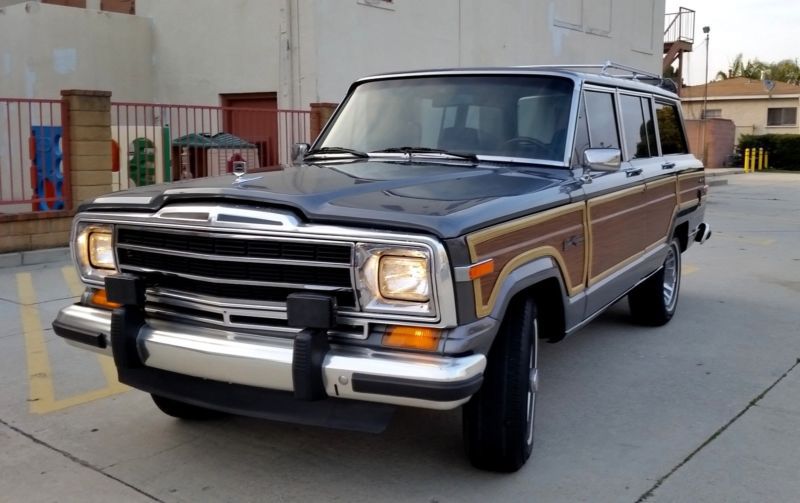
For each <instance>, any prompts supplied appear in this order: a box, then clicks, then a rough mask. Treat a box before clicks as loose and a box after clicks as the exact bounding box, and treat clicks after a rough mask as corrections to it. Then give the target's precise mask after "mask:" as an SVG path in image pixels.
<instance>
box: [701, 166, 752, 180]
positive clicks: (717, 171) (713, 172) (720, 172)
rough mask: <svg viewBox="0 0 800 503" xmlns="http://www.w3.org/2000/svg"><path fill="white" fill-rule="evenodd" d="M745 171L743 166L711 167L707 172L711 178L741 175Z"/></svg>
mask: <svg viewBox="0 0 800 503" xmlns="http://www.w3.org/2000/svg"><path fill="white" fill-rule="evenodd" d="M743 173H744V169H743V168H709V169H707V170H706V171H705V174H706V176H707V177H709V178H718V177H722V176H729V175H741V174H743Z"/></svg>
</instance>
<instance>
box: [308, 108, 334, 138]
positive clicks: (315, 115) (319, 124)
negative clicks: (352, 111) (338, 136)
mask: <svg viewBox="0 0 800 503" xmlns="http://www.w3.org/2000/svg"><path fill="white" fill-rule="evenodd" d="M337 106H339V105H338V104H336V103H311V143H314V140H316V139H317V136H319V133H320V132H321V131H322V128H324V127H325V124H327V123H328V119H330V118H331V115H333V112H334V111H335V110H336V107H337Z"/></svg>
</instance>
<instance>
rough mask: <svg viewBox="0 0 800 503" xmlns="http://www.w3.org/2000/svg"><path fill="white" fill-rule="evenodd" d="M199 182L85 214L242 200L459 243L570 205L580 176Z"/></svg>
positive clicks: (363, 165) (313, 169)
mask: <svg viewBox="0 0 800 503" xmlns="http://www.w3.org/2000/svg"><path fill="white" fill-rule="evenodd" d="M235 179H236V177H235V176H234V175H226V176H219V177H209V178H199V179H195V180H184V181H180V182H175V183H170V184H163V185H151V186H147V187H140V188H136V189H132V190H127V191H122V192H115V193H113V194H109V195H106V196H101V197H98V198H96V199H95V200H94V201H92V202H90V203H87V204H84V205H83V206H82V207H81V211H87V210H88V211H95V210H122V209H124V210H126V211H131V210H148V211H155V210H158V209H159V208H161V207H163V206H165V205H167V204H170V203H172V202H177V201H180V202H188V201H192V200H194V201H197V200H204V201H211V200H235V201H237V202H248V203H251V204H259V205H263V204H269V205H273V206H279V207H284V208H291V209H293V210H294V211H296V212H297V213H299V214H300V215H301V216H302V217H304V218H305V219H306V220H308V221H312V222H318V223H323V222H324V223H340V224H349V225H359V226H368V227H380V228H389V229H408V230H423V231H425V232H428V233H431V234H434V235H436V236H439V237H441V238H449V237H456V236H459V235H462V234H464V233H466V232H468V231H470V230H472V229H476V228H481V227H484V226H486V225H488V224H490V223H493V222H495V221H502V220H507V219H509V218H513V217H514V216H517V215H522V214H526V213H530V212H531V211H534V210H536V209H537V208H545V207H551V206H556V205H558V204H563V203H565V202H568V201H569V200H570V196H569V191H570V190H574V188H575V186H574V182H575V180H574V178H573V177H572V172H571V171H569V170H566V169H558V168H537V167H520V166H514V167H513V168H512V167H508V166H498V165H496V164H491V165H490V164H479V165H471V164H467V163H463V162H452V163H451V162H440V161H436V162H422V161H418V160H413V161H396V162H395V161H387V160H383V161H377V160H356V161H348V162H341V161H339V162H326V163H321V164H305V165H301V166H298V167H290V168H286V169H283V170H280V171H269V172H261V173H248V174H246V175H244V176H243V177H242V180H241V181H240V182H241V183H235Z"/></svg>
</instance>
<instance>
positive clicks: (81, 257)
mask: <svg viewBox="0 0 800 503" xmlns="http://www.w3.org/2000/svg"><path fill="white" fill-rule="evenodd" d="M72 246H73V251H74V254H75V261H76V262H77V264H78V269H79V270H80V273H81V277H82V278H83V279H84V280H87V281H90V282H92V281H93V282H102V281H103V278H104V277H105V276H107V275H109V274H111V273H113V272H115V271H116V270H117V263H116V260H115V258H114V230H113V227H112V226H110V225H107V224H92V223H83V222H82V223H79V224H78V227H77V229H76V232H75V242H74V243H73V244H72Z"/></svg>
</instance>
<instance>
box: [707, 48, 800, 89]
mask: <svg viewBox="0 0 800 503" xmlns="http://www.w3.org/2000/svg"><path fill="white" fill-rule="evenodd" d="M736 77H746V78H748V79H756V80H760V79H761V78H765V79H770V80H777V81H780V82H788V83H790V84H800V65H798V62H797V59H795V60H791V59H784V60H781V61H777V62H774V63H765V62H763V61H761V60H759V59H758V58H756V59H748V60H747V62H745V61H744V58H743V56H742V53H739V54H737V55H736V57H735V58H734V59H733V61H732V62H731V64H730V66H729V67H728V71H727V72H722V71H720V72H717V75H716V80H725V79H733V78H736Z"/></svg>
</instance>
